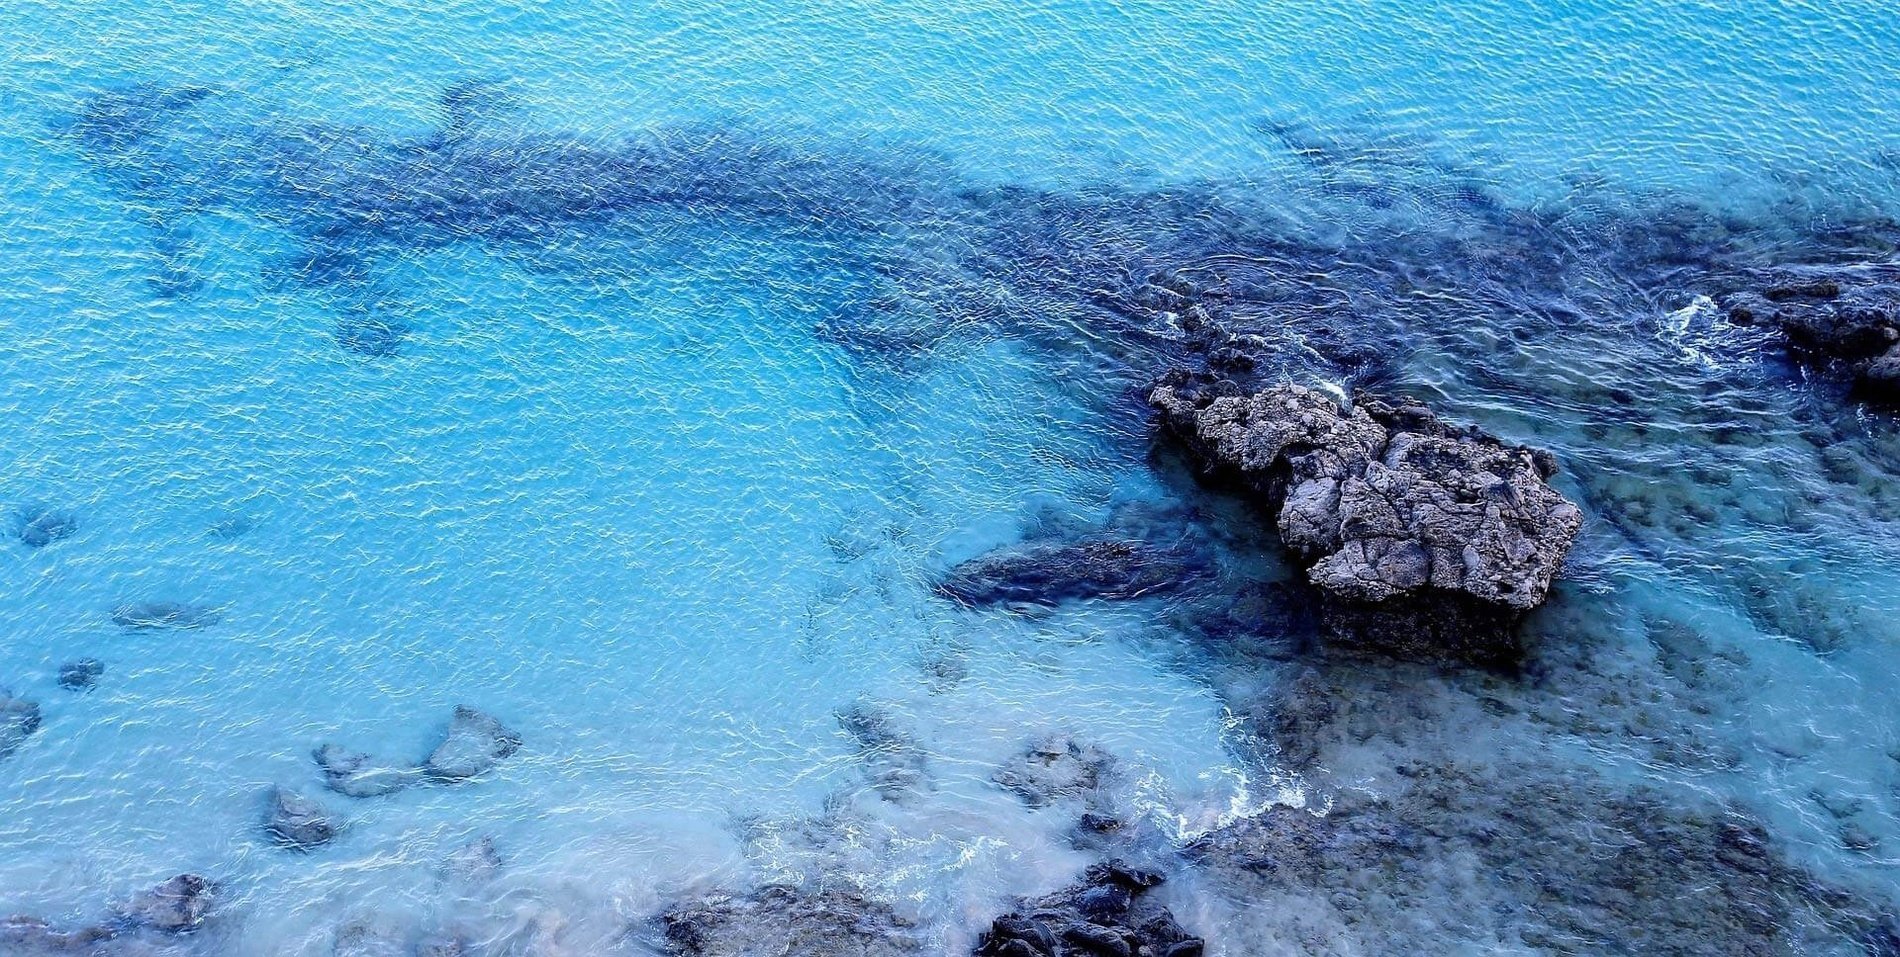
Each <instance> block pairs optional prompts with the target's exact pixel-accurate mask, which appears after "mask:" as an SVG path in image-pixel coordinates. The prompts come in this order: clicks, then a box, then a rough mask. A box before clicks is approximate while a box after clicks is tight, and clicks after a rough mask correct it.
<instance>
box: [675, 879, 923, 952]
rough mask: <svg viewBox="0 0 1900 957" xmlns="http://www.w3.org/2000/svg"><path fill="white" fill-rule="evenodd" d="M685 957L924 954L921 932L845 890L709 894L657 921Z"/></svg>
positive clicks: (772, 888)
mask: <svg viewBox="0 0 1900 957" xmlns="http://www.w3.org/2000/svg"><path fill="white" fill-rule="evenodd" d="M659 920H660V926H661V929H662V931H663V933H664V935H665V943H666V949H667V952H668V953H672V954H677V955H680V957H754V955H758V954H775V955H780V957H900V955H909V954H921V953H925V952H926V951H925V949H924V942H923V939H922V936H921V934H920V933H919V931H918V929H917V928H916V927H915V926H914V925H913V924H912V923H911V922H910V921H909V920H906V919H905V918H903V917H900V916H899V915H898V914H897V913H896V912H895V911H893V910H892V909H891V908H890V906H889V905H887V904H884V903H882V902H880V901H877V900H874V899H871V898H869V897H866V896H865V895H863V894H861V893H859V892H857V891H855V890H850V889H845V888H826V889H810V888H803V887H795V886H790V885H783V884H775V885H769V886H766V887H763V888H760V889H759V890H758V891H756V892H753V893H751V894H748V895H732V894H710V895H707V896H704V897H700V898H697V899H693V900H689V901H686V902H683V903H681V904H678V905H675V906H674V907H672V908H671V909H669V910H667V911H666V912H665V913H663V914H662V915H660V918H659Z"/></svg>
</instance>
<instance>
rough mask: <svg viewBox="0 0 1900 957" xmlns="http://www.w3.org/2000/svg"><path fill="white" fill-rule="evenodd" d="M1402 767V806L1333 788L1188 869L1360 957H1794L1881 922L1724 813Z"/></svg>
mask: <svg viewBox="0 0 1900 957" xmlns="http://www.w3.org/2000/svg"><path fill="white" fill-rule="evenodd" d="M1401 770H1404V771H1406V773H1407V774H1409V776H1410V784H1409V786H1407V787H1406V788H1405V789H1403V790H1402V791H1400V792H1399V793H1397V794H1393V795H1391V796H1389V797H1386V798H1383V799H1381V798H1374V797H1371V796H1368V795H1366V794H1364V793H1362V792H1357V791H1347V792H1342V793H1340V794H1338V795H1336V796H1334V798H1333V800H1332V802H1331V806H1330V807H1328V808H1327V809H1326V812H1325V813H1324V814H1323V815H1321V814H1315V813H1313V812H1311V811H1308V810H1305V809H1298V808H1290V807H1275V808H1273V809H1271V810H1269V811H1267V812H1265V813H1263V814H1261V815H1258V816H1256V817H1253V818H1250V819H1247V820H1243V821H1239V822H1236V823H1234V824H1231V825H1229V826H1227V827H1225V828H1222V829H1221V830H1219V831H1216V832H1214V833H1212V834H1210V835H1208V836H1206V837H1204V838H1201V839H1200V840H1198V841H1197V842H1196V843H1195V844H1194V845H1193V846H1191V847H1190V849H1189V850H1190V856H1191V857H1192V858H1193V859H1195V860H1197V861H1198V862H1199V863H1200V864H1201V865H1202V866H1203V867H1204V868H1205V871H1206V875H1207V876H1208V878H1209V879H1210V880H1211V881H1212V882H1213V883H1214V884H1215V885H1217V886H1220V887H1222V888H1224V889H1225V890H1226V891H1228V892H1230V893H1233V894H1237V895H1240V896H1241V897H1242V898H1243V899H1252V900H1277V901H1283V902H1288V906H1292V907H1296V908H1297V907H1300V906H1302V905H1300V904H1299V903H1297V902H1301V901H1305V902H1310V903H1309V904H1308V905H1304V906H1305V907H1306V910H1307V912H1309V913H1310V914H1312V915H1319V914H1322V913H1323V914H1324V915H1326V917H1327V918H1328V919H1330V920H1331V921H1332V924H1333V926H1334V927H1335V928H1336V930H1335V931H1334V932H1335V933H1339V934H1343V935H1345V936H1346V937H1347V938H1348V939H1352V940H1354V941H1356V943H1355V944H1354V945H1353V946H1352V947H1348V948H1346V951H1347V952H1354V953H1387V952H1409V950H1408V949H1409V948H1410V947H1411V946H1414V945H1416V944H1417V942H1418V941H1421V940H1431V941H1433V942H1434V943H1436V944H1439V945H1442V949H1443V950H1445V951H1447V952H1464V951H1463V950H1461V949H1460V942H1462V943H1463V945H1464V946H1468V947H1470V948H1472V949H1473V952H1487V951H1489V950H1492V949H1495V948H1499V947H1502V948H1503V949H1505V950H1510V951H1513V952H1516V951H1518V950H1520V949H1524V948H1528V949H1529V950H1531V951H1532V952H1536V953H1553V954H1579V955H1581V954H1644V955H1670V957H1750V955H1762V957H1767V955H1777V957H1780V955H1788V957H1791V955H1794V954H1805V953H1810V952H1815V953H1818V952H1830V953H1831V952H1833V951H1831V950H1824V949H1815V944H1816V942H1817V941H1832V942H1834V943H1839V942H1840V941H1843V940H1854V939H1858V938H1860V937H1862V936H1863V935H1865V934H1867V933H1869V932H1870V929H1871V928H1873V927H1875V926H1877V925H1878V923H1879V917H1878V916H1877V915H1875V914H1872V913H1868V912H1860V911H1858V910H1857V909H1856V907H1855V905H1854V902H1853V901H1852V899H1851V898H1850V897H1849V896H1847V895H1844V894H1842V893H1840V892H1838V891H1831V890H1829V889H1826V888H1824V887H1821V886H1820V885H1819V884H1818V883H1817V882H1815V881H1813V880H1812V879H1811V878H1810V877H1809V876H1808V875H1806V874H1805V873H1804V872H1802V871H1800V870H1798V869H1797V868H1795V867H1793V866H1792V865H1790V864H1789V863H1788V862H1787V861H1786V860H1785V859H1784V858H1783V857H1782V856H1781V855H1780V853H1779V852H1778V851H1777V850H1776V849H1775V848H1774V847H1773V846H1772V845H1771V843H1770V840H1769V836H1768V834H1767V832H1766V831H1765V830H1763V828H1762V827H1761V826H1760V825H1759V824H1757V823H1756V822H1755V821H1753V820H1752V819H1750V818H1748V817H1746V816H1744V815H1742V814H1740V813H1737V812H1735V811H1732V810H1730V809H1727V808H1724V807H1720V806H1715V805H1698V804H1696V803H1695V802H1694V799H1689V800H1688V801H1686V802H1685V800H1684V799H1683V798H1681V797H1679V796H1672V795H1665V794H1662V793H1659V792H1653V791H1649V790H1646V789H1641V788H1637V789H1618V788H1612V787H1609V786H1607V785H1606V784H1605V783H1604V782H1601V781H1598V780H1596V779H1594V778H1591V777H1590V776H1588V775H1582V776H1574V777H1559V778H1553V777H1550V776H1548V775H1545V774H1541V773H1536V772H1527V771H1525V769H1504V771H1503V773H1497V772H1493V771H1486V770H1479V769H1474V768H1465V767H1458V766H1447V767H1432V768H1426V767H1413V768H1410V769H1401ZM1236 932H1240V931H1236ZM1389 948H1399V949H1398V950H1396V951H1393V950H1389ZM1328 952H1332V951H1328Z"/></svg>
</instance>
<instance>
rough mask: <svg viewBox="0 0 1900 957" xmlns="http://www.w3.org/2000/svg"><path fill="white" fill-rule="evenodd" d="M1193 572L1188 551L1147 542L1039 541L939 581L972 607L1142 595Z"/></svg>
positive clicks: (994, 555)
mask: <svg viewBox="0 0 1900 957" xmlns="http://www.w3.org/2000/svg"><path fill="white" fill-rule="evenodd" d="M1193 571H1194V570H1193V566H1192V565H1191V564H1190V563H1189V561H1188V558H1187V556H1186V554H1185V553H1184V552H1183V550H1181V549H1177V548H1166V547H1162V546H1157V545H1152V544H1149V543H1147V542H1141V541H1134V540H1128V539H1091V540H1086V541H1079V542H1066V543H1054V544H1051V543H1034V544H1029V545H1021V546H1015V547H1012V548H1006V549H1000V550H998V551H994V552H991V553H989V554H987V555H983V556H980V557H978V558H973V559H971V560H969V561H967V562H963V563H962V564H960V565H958V566H956V567H955V568H953V569H951V570H950V573H949V574H948V575H947V576H945V577H944V579H943V580H942V581H941V582H939V583H938V584H937V591H938V592H939V593H940V594H942V595H945V596H946V597H949V598H954V599H956V600H957V601H961V602H964V603H966V604H971V605H993V604H999V603H1003V602H1037V603H1042V604H1056V603H1058V602H1062V601H1067V600H1070V599H1077V598H1140V597H1142V596H1144V595H1153V594H1159V593H1162V592H1166V591H1169V590H1171V589H1174V588H1178V587H1180V586H1181V585H1183V584H1185V583H1186V582H1187V581H1188V580H1189V578H1190V577H1191V576H1192V574H1193Z"/></svg>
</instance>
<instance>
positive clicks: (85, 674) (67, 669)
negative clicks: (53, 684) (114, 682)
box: [59, 658, 106, 691]
mask: <svg viewBox="0 0 1900 957" xmlns="http://www.w3.org/2000/svg"><path fill="white" fill-rule="evenodd" d="M105 673H106V666H105V663H104V662H102V661H100V660H99V659H97V658H81V659H79V660H77V661H69V662H66V663H65V664H63V665H60V666H59V686H60V687H62V688H65V689H66V690H67V691H91V690H92V688H93V686H94V685H97V684H98V683H99V679H100V677H101V676H103V675H104V674H105Z"/></svg>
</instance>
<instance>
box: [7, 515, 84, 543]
mask: <svg viewBox="0 0 1900 957" xmlns="http://www.w3.org/2000/svg"><path fill="white" fill-rule="evenodd" d="M16 521H17V522H18V524H17V526H16V527H15V529H14V535H15V536H16V537H18V538H19V539H20V544H22V545H25V546H26V547H28V548H45V547H46V546H48V545H51V544H53V543H54V542H57V541H59V540H60V539H63V538H66V537H68V536H70V535H72V534H73V533H74V532H76V531H78V530H79V519H78V518H77V517H76V516H74V515H73V513H71V512H67V511H62V510H60V509H56V508H51V507H49V506H46V505H28V506H27V507H25V508H23V509H21V510H20V513H19V515H18V516H17V518H16Z"/></svg>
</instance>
